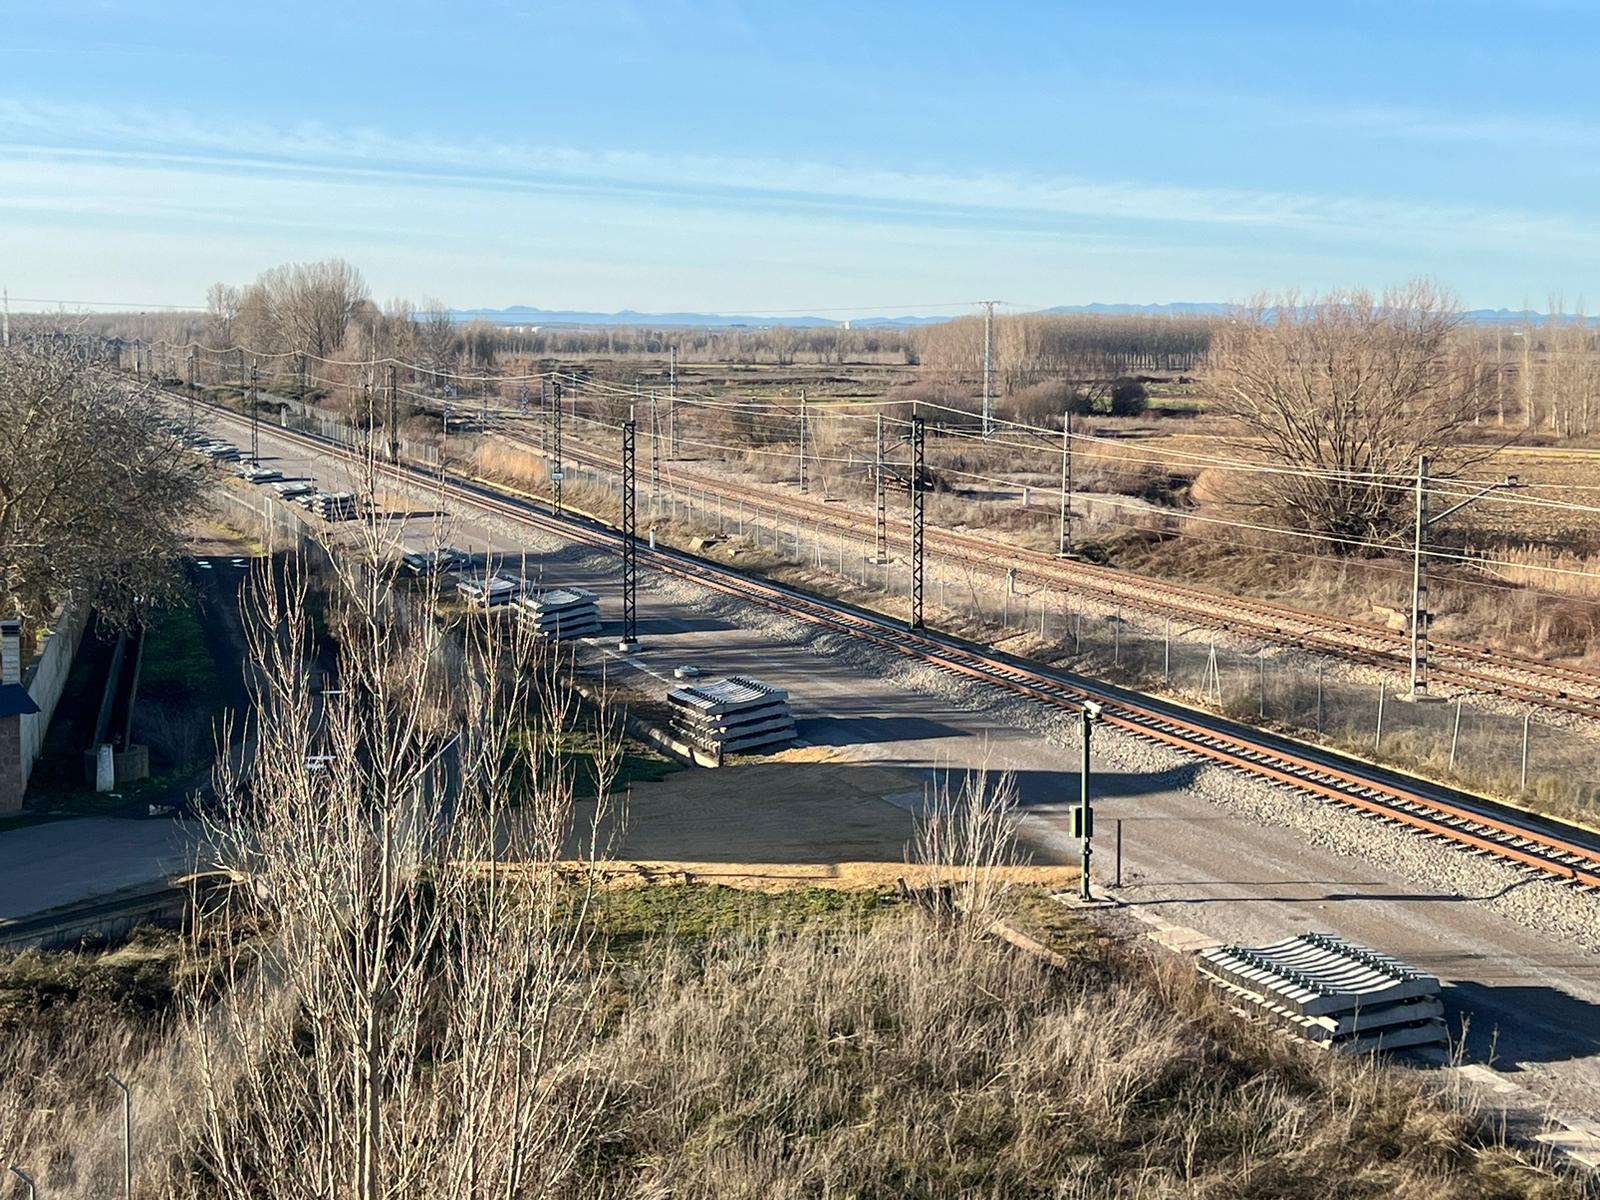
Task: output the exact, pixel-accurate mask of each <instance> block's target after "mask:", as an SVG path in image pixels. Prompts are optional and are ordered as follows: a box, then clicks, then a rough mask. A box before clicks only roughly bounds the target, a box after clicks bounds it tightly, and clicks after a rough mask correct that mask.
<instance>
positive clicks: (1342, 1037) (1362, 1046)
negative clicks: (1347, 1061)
mask: <svg viewBox="0 0 1600 1200" xmlns="http://www.w3.org/2000/svg"><path fill="white" fill-rule="evenodd" d="M1199 966H1200V970H1201V971H1202V972H1203V973H1204V974H1206V975H1207V976H1209V977H1210V978H1211V979H1212V980H1214V981H1215V982H1216V983H1217V984H1218V985H1220V986H1221V987H1222V988H1223V989H1224V990H1225V991H1227V992H1228V994H1229V995H1230V996H1231V997H1232V998H1233V1001H1234V1003H1235V1005H1236V1007H1238V1008H1239V1009H1240V1010H1241V1011H1243V1012H1245V1013H1247V1014H1250V1015H1253V1016H1260V1017H1264V1018H1267V1019H1269V1020H1273V1021H1276V1022H1278V1023H1279V1024H1282V1025H1284V1026H1286V1027H1287V1028H1289V1029H1290V1030H1292V1031H1293V1032H1295V1033H1297V1034H1299V1035H1300V1036H1301V1037H1303V1038H1306V1039H1307V1040H1308V1041H1312V1042H1315V1043H1317V1044H1318V1045H1321V1046H1326V1047H1330V1048H1332V1049H1338V1050H1355V1051H1366V1050H1396V1049H1401V1048H1403V1047H1406V1046H1428V1045H1436V1044H1440V1043H1443V1042H1445V1040H1446V1038H1445V1027H1444V1020H1443V1016H1444V1007H1443V1006H1442V1005H1441V1004H1440V1003H1439V981H1438V980H1437V979H1436V978H1434V977H1433V976H1432V975H1424V974H1422V973H1421V972H1420V971H1417V970H1414V969H1413V968H1411V967H1409V966H1407V965H1406V964H1405V963H1403V962H1401V961H1399V960H1398V959H1394V958H1390V957H1389V956H1388V955H1386V954H1380V953H1378V952H1377V951H1376V950H1370V949H1368V948H1367V947H1365V946H1361V945H1358V944H1357V943H1355V942H1348V941H1345V940H1344V939H1343V938H1340V937H1336V936H1334V935H1333V934H1330V933H1302V934H1299V935H1298V936H1295V937H1291V938H1285V939H1284V940H1283V941H1281V942H1274V943H1273V944H1272V945H1270V946H1263V947H1260V948H1258V949H1249V948H1246V947H1243V946H1216V947H1213V948H1212V949H1209V950H1204V951H1201V953H1200V961H1199Z"/></svg>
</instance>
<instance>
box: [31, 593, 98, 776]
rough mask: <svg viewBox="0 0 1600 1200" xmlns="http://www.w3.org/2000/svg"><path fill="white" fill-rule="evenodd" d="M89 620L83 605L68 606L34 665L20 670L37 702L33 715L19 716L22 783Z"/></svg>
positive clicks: (48, 722)
mask: <svg viewBox="0 0 1600 1200" xmlns="http://www.w3.org/2000/svg"><path fill="white" fill-rule="evenodd" d="M87 624H88V612H87V610H86V609H81V608H70V609H68V610H67V612H66V613H64V614H63V615H62V617H61V620H60V621H58V622H57V623H56V627H55V629H54V630H53V631H52V632H51V634H50V636H49V637H47V638H46V639H45V642H44V649H43V650H42V651H41V652H40V654H39V657H38V658H36V659H35V660H34V661H33V665H32V666H31V667H30V668H29V669H28V670H27V671H25V672H24V673H23V676H22V684H23V686H24V687H26V688H27V689H28V695H30V696H32V697H33V702H34V703H35V704H37V705H38V706H39V711H38V712H37V713H35V714H33V715H32V716H26V717H23V718H22V784H23V786H24V787H26V786H27V784H28V777H29V776H30V775H31V774H33V764H34V761H35V760H36V759H38V757H39V753H40V751H41V750H43V749H44V735H45V733H46V731H48V730H49V728H50V718H51V717H53V716H55V711H56V705H57V704H58V703H60V701H61V693H62V692H63V691H65V690H66V686H67V676H68V674H70V673H71V671H72V660H73V659H74V658H76V657H77V654H78V644H79V643H80V642H82V641H83V630H84V627H85V626H86V625H87Z"/></svg>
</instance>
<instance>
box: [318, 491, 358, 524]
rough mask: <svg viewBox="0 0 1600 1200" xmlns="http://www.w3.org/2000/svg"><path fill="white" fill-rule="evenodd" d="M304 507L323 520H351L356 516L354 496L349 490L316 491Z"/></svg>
mask: <svg viewBox="0 0 1600 1200" xmlns="http://www.w3.org/2000/svg"><path fill="white" fill-rule="evenodd" d="M306 508H308V509H309V510H310V511H311V512H314V513H316V515H317V516H319V517H321V518H322V519H323V520H324V521H353V520H355V518H356V498H355V497H354V496H352V495H351V494H350V493H349V492H317V493H316V494H315V495H313V496H312V497H311V498H310V499H309V500H308V501H306Z"/></svg>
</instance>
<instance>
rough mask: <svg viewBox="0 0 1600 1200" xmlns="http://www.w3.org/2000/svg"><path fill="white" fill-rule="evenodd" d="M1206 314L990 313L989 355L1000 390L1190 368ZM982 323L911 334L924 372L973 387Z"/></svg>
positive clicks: (1204, 332)
mask: <svg viewBox="0 0 1600 1200" xmlns="http://www.w3.org/2000/svg"><path fill="white" fill-rule="evenodd" d="M1213 325H1214V319H1212V318H1207V317H1186V316H1166V315H1160V314H1133V315H1106V316H1093V315H1079V314H1052V313H1022V314H1016V315H1001V316H996V317H995V320H994V329H993V343H992V357H993V362H994V371H995V384H996V388H997V390H998V391H999V392H1000V393H1002V394H1004V393H1009V392H1012V391H1019V390H1021V389H1023V388H1027V387H1032V386H1034V385H1036V384H1039V383H1042V382H1045V381H1047V380H1065V381H1068V382H1070V383H1079V384H1081V383H1088V382H1093V381H1104V380H1108V379H1113V378H1116V377H1117V376H1121V375H1131V374H1135V373H1138V372H1141V371H1164V372H1170V371H1190V370H1194V369H1195V368H1196V367H1197V366H1198V364H1199V362H1200V360H1201V358H1202V357H1203V356H1204V354H1205V352H1206V347H1207V345H1208V344H1209V340H1210V336H1211V330H1212V327H1213ZM983 337H984V322H983V320H982V319H981V318H976V317H966V318H962V319H960V320H955V321H950V322H947V323H945V324H942V325H934V326H929V327H927V328H926V329H923V330H922V331H921V332H920V334H919V335H918V340H919V346H920V353H921V358H922V364H923V367H924V373H925V374H927V375H929V376H932V377H934V378H937V379H944V380H948V381H951V382H959V383H961V384H964V385H965V386H966V387H967V388H968V389H972V388H977V389H980V390H981V387H982V379H983V375H982V372H983Z"/></svg>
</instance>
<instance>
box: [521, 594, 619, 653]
mask: <svg viewBox="0 0 1600 1200" xmlns="http://www.w3.org/2000/svg"><path fill="white" fill-rule="evenodd" d="M521 604H522V619H523V621H524V622H526V623H527V624H529V625H531V626H532V627H533V633H534V636H535V637H538V638H543V639H545V640H547V641H557V640H559V639H561V638H575V637H588V636H589V635H590V634H595V633H599V632H600V597H599V596H597V595H595V594H594V593H593V592H591V591H587V590H586V589H584V588H581V587H558V588H548V589H546V590H545V591H542V592H534V593H533V594H532V595H530V596H524V597H523V598H522V601H521Z"/></svg>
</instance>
